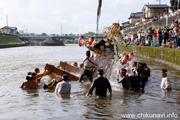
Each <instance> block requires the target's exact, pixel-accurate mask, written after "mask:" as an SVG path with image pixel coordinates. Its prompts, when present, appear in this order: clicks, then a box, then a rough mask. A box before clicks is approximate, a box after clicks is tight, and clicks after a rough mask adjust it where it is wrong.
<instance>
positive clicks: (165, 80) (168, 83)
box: [160, 69, 171, 90]
mask: <svg viewBox="0 0 180 120" xmlns="http://www.w3.org/2000/svg"><path fill="white" fill-rule="evenodd" d="M161 75H162V77H163V78H162V81H161V86H160V87H161V89H163V90H165V89H171V81H170V80H169V79H168V78H167V70H166V69H162V70H161Z"/></svg>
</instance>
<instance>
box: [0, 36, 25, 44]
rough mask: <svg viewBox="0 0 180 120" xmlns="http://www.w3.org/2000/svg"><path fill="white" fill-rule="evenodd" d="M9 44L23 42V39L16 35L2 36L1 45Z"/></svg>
mask: <svg viewBox="0 0 180 120" xmlns="http://www.w3.org/2000/svg"><path fill="white" fill-rule="evenodd" d="M9 44H22V41H21V40H20V39H19V38H16V37H2V36H0V45H9Z"/></svg>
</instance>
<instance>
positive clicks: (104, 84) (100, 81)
mask: <svg viewBox="0 0 180 120" xmlns="http://www.w3.org/2000/svg"><path fill="white" fill-rule="evenodd" d="M97 75H98V77H97V78H95V79H94V81H93V83H92V85H91V88H90V89H89V92H88V93H87V94H86V96H89V94H91V95H92V92H93V90H94V88H96V91H95V95H96V96H100V97H106V93H107V89H108V90H109V94H110V96H112V88H111V84H110V82H109V80H108V79H107V78H106V77H103V75H104V72H103V69H100V70H98V73H97Z"/></svg>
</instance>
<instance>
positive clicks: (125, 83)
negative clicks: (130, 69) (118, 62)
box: [117, 68, 129, 90]
mask: <svg viewBox="0 0 180 120" xmlns="http://www.w3.org/2000/svg"><path fill="white" fill-rule="evenodd" d="M126 73H127V70H126V69H124V68H122V69H121V70H120V71H119V74H120V75H121V77H122V79H121V80H119V76H118V75H117V82H118V83H122V86H123V89H125V90H129V77H128V76H127V75H126Z"/></svg>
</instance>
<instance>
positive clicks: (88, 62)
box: [79, 51, 97, 82]
mask: <svg viewBox="0 0 180 120" xmlns="http://www.w3.org/2000/svg"><path fill="white" fill-rule="evenodd" d="M86 56H87V57H86V59H85V60H84V61H83V66H84V71H83V73H82V75H81V77H80V78H79V82H81V81H82V79H83V76H85V75H86V76H87V77H88V78H89V80H90V81H91V82H93V68H94V65H97V64H95V60H94V58H92V57H90V56H91V52H90V51H86Z"/></svg>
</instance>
